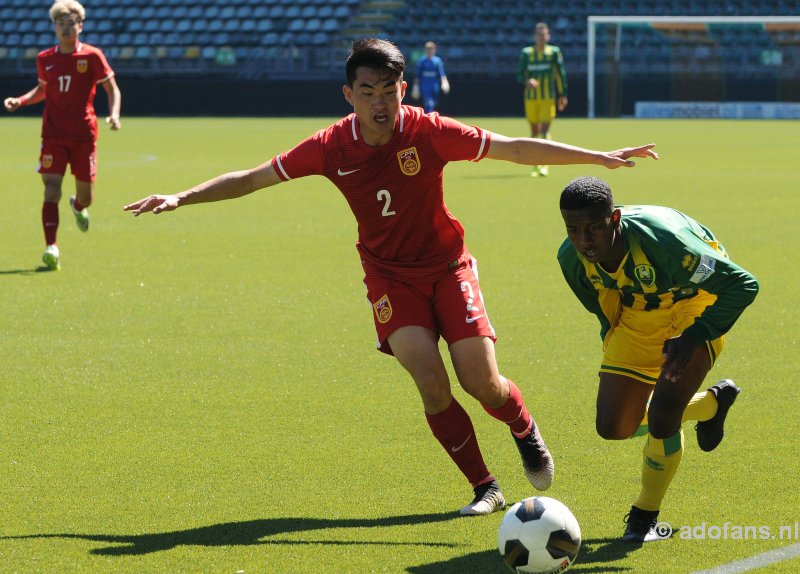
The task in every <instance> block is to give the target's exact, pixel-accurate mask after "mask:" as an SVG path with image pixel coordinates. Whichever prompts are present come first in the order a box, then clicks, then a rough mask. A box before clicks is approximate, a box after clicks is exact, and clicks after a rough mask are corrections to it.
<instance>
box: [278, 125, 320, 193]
mask: <svg viewBox="0 0 800 574" xmlns="http://www.w3.org/2000/svg"><path fill="white" fill-rule="evenodd" d="M327 134H328V132H327V130H320V131H318V132H317V133H315V134H314V135H312V136H309V137H308V138H306V139H304V140H303V141H301V142H300V143H299V144H297V145H296V146H295V147H293V148H292V149H290V150H289V151H285V152H283V153H281V154H278V155H276V156H275V157H274V158H273V159H272V166H273V167H274V168H275V171H276V172H277V173H278V177H280V178H281V179H282V180H283V181H287V180H290V179H295V178H298V177H305V176H307V175H321V174H322V172H323V169H324V167H325V153H324V145H325V141H326V139H327Z"/></svg>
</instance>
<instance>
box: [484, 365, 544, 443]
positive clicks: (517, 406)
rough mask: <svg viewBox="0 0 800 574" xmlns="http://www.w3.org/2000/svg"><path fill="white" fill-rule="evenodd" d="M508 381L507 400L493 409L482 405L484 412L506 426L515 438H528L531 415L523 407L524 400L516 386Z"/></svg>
mask: <svg viewBox="0 0 800 574" xmlns="http://www.w3.org/2000/svg"><path fill="white" fill-rule="evenodd" d="M507 380H508V400H507V401H506V404H504V405H503V406H501V407H499V408H496V409H493V408H491V407H487V406H486V405H483V408H484V410H486V412H487V413H489V414H490V415H492V416H493V417H494V418H496V419H497V420H499V421H502V422H504V423H506V424H507V425H508V427H509V428H510V429H511V432H512V433H514V436H516V437H517V438H523V437H526V436H528V434H529V433H530V432H531V427H532V426H533V423H532V419H531V415H530V414H529V413H528V409H527V408H526V407H525V400H524V399H523V398H522V393H521V392H520V390H519V388H518V387H517V385H515V384H514V382H513V381H512V380H511V379H507Z"/></svg>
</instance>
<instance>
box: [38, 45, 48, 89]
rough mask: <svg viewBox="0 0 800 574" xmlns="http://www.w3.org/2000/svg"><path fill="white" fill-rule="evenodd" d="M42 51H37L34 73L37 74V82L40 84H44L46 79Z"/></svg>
mask: <svg viewBox="0 0 800 574" xmlns="http://www.w3.org/2000/svg"><path fill="white" fill-rule="evenodd" d="M43 54H44V52H39V55H38V56H36V75H37V76H38V79H39V82H40V83H42V84H46V83H47V80H46V79H45V75H44V61H43V58H42V55H43Z"/></svg>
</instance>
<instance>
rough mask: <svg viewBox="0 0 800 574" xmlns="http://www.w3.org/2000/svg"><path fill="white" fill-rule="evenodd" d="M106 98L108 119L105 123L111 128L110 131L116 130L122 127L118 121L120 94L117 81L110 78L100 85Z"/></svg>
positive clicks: (120, 103)
mask: <svg viewBox="0 0 800 574" xmlns="http://www.w3.org/2000/svg"><path fill="white" fill-rule="evenodd" d="M101 85H102V86H103V89H104V90H105V91H106V95H107V96H108V111H109V113H108V117H107V118H106V123H107V124H108V125H109V126H111V129H112V130H118V129H120V128H121V127H122V123H121V122H120V120H119V114H120V108H121V107H122V93H121V92H120V91H119V86H117V81H116V80H115V79H114V77H113V76H112V77H111V78H109V79H108V80H106V81H105V82H103V83H102V84H101Z"/></svg>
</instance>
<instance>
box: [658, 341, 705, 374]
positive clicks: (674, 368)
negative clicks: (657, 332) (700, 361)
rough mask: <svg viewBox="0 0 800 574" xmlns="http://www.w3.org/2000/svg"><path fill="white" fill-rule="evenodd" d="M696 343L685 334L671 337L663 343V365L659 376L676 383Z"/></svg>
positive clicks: (694, 349) (692, 353) (695, 347)
mask: <svg viewBox="0 0 800 574" xmlns="http://www.w3.org/2000/svg"><path fill="white" fill-rule="evenodd" d="M698 346H699V345H698V344H697V341H695V340H694V339H693V338H691V337H690V336H688V335H686V334H682V335H680V336H678V337H673V338H671V339H667V340H666V341H664V347H663V349H662V353H664V365H663V366H662V367H661V376H663V377H664V378H665V379H667V380H668V381H670V382H672V383H674V382H675V381H677V380H678V379H679V378H680V377H681V375H683V372H684V371H685V370H686V366H687V365H688V364H689V361H690V360H691V359H692V356H693V355H694V352H695V351H696V350H697V347H698Z"/></svg>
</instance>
